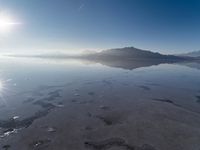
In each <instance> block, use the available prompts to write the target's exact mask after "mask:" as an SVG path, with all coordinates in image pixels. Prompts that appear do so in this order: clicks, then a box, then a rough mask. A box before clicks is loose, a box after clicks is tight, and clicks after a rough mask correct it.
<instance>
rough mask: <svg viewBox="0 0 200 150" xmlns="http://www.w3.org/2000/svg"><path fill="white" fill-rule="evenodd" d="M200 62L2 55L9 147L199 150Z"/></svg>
mask: <svg viewBox="0 0 200 150" xmlns="http://www.w3.org/2000/svg"><path fill="white" fill-rule="evenodd" d="M198 65H199V64H195V65H194V66H195V67H193V65H192V63H190V64H189V65H187V64H156V65H153V64H150V65H149V66H148V65H146V64H145V65H138V64H137V67H134V69H130V68H129V67H126V66H125V67H123V65H117V66H115V65H106V63H94V62H89V61H83V60H64V59H61V60H59V59H56V60H51V59H34V58H1V59H0V96H1V99H0V114H1V116H0V136H1V138H0V144H1V148H2V149H6V148H8V149H20V150H23V149H24V150H28V149H48V150H49V149H52V150H54V149H59V150H65V149H70V150H78V149H81V150H82V149H95V150H96V149H97V150H101V149H102V150H103V149H109V150H110V149H113V148H114V149H115V148H116V149H141V150H142V149H144V150H151V149H155V150H157V149H158V150H159V149H160V150H169V149H171V150H173V149H174V150H179V149H182V150H186V149H187V150H188V149H194V150H198V149H200V144H199V141H200V129H199V126H200V70H199V69H198ZM111 66H113V67H111ZM199 66H200V65H199ZM127 68H128V69H127ZM174 139H176V140H174ZM6 146H8V147H6Z"/></svg>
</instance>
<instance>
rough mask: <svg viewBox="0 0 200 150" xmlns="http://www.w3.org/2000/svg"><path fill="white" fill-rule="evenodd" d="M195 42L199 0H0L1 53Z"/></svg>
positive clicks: (199, 33) (168, 47)
mask: <svg viewBox="0 0 200 150" xmlns="http://www.w3.org/2000/svg"><path fill="white" fill-rule="evenodd" d="M2 18H3V19H2ZM199 41H200V1H199V0H0V52H6V53H10V52H12V53H13V52H14V53H38V52H39V53H43V52H58V51H66V52H77V51H78V50H88V49H89V50H100V49H107V48H115V47H125V46H134V47H138V48H142V49H150V50H154V51H159V52H164V53H176V52H178V53H179V52H180V53H181V52H185V51H194V50H199V49H200V42H199Z"/></svg>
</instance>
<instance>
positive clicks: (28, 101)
mask: <svg viewBox="0 0 200 150" xmlns="http://www.w3.org/2000/svg"><path fill="white" fill-rule="evenodd" d="M34 100H35V99H34V98H28V99H27V100H25V101H24V102H23V103H31V102H33V101H34Z"/></svg>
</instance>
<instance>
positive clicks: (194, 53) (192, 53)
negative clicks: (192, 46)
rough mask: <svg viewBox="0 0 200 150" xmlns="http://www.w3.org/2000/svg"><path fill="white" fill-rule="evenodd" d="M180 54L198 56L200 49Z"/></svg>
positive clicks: (199, 55)
mask: <svg viewBox="0 0 200 150" xmlns="http://www.w3.org/2000/svg"><path fill="white" fill-rule="evenodd" d="M180 56H189V57H200V50H199V51H193V52H189V53H184V54H181V55H180Z"/></svg>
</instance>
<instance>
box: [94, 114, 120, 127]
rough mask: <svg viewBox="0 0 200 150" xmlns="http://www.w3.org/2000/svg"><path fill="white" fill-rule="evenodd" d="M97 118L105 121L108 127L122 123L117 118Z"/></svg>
mask: <svg viewBox="0 0 200 150" xmlns="http://www.w3.org/2000/svg"><path fill="white" fill-rule="evenodd" d="M96 117H97V118H98V119H100V120H101V121H103V123H104V124H105V125H107V126H110V125H114V124H118V123H120V121H119V118H118V117H117V116H96Z"/></svg>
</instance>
